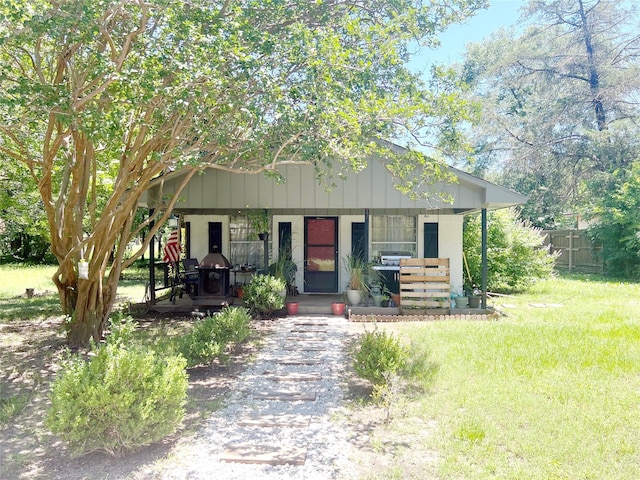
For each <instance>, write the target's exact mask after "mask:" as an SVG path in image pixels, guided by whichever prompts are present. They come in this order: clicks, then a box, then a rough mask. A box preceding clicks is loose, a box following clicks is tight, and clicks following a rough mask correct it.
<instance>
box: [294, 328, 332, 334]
mask: <svg viewBox="0 0 640 480" xmlns="http://www.w3.org/2000/svg"><path fill="white" fill-rule="evenodd" d="M289 331H290V332H291V333H327V329H326V328H324V329H322V328H300V327H297V328H292V329H291V330H289Z"/></svg>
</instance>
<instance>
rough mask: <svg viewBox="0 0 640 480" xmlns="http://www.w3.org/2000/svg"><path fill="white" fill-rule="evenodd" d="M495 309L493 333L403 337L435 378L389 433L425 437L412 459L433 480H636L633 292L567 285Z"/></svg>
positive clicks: (580, 282)
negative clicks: (426, 351) (499, 313)
mask: <svg viewBox="0 0 640 480" xmlns="http://www.w3.org/2000/svg"><path fill="white" fill-rule="evenodd" d="M496 303H497V304H498V305H501V306H502V308H503V309H504V311H505V312H507V316H506V317H503V318H501V319H500V320H499V321H492V322H469V321H444V322H436V323H424V324H419V325H416V324H411V325H401V326H398V328H399V331H400V332H401V334H402V336H403V338H404V339H406V340H407V341H413V342H421V343H423V344H426V345H428V347H429V348H430V350H431V352H432V360H433V362H434V363H435V364H436V365H437V368H438V373H437V375H436V378H435V381H434V383H433V386H432V388H431V391H429V392H428V393H427V394H424V395H421V396H419V397H418V398H408V397H407V398H404V400H403V401H402V402H401V403H402V406H401V408H399V409H398V411H399V412H400V413H399V414H398V415H396V421H395V426H393V425H392V426H391V428H392V429H394V428H395V429H396V430H398V429H402V430H406V429H409V430H414V429H419V428H424V426H425V425H429V426H430V427H429V428H430V431H431V434H430V435H428V436H427V437H425V436H424V435H423V436H422V437H420V438H423V440H422V445H419V446H416V445H412V446H411V447H410V448H409V449H410V450H412V451H413V452H414V454H415V455H417V456H420V455H421V453H420V450H422V451H423V453H422V454H423V455H424V452H426V451H430V452H435V456H436V458H437V459H436V460H435V461H433V462H432V463H431V464H430V465H426V466H425V468H427V469H429V470H431V472H430V473H431V474H432V475H434V476H437V477H439V478H446V479H455V478H459V479H495V478H504V479H516V478H517V479H552V478H554V479H555V478H566V479H577V478H581V479H604V478H606V479H629V478H640V430H639V429H638V425H640V407H639V405H640V285H638V284H634V283H618V282H612V281H604V280H601V279H598V278H591V277H575V276H574V277H566V278H560V279H555V280H550V281H547V282H544V283H542V284H540V285H538V286H536V288H535V289H534V290H533V291H532V292H530V293H528V294H526V295H518V296H516V297H501V298H499V299H498V300H497V301H496ZM408 433H410V434H412V435H413V436H414V437H415V438H418V437H416V432H415V431H413V432H408ZM416 450H417V451H416ZM405 453H406V452H405ZM399 458H402V455H400V456H399ZM398 469H400V470H402V467H401V466H400V465H398V464H396V465H393V466H392V467H390V469H389V472H391V473H393V474H394V475H396V474H397V473H398V471H399V470H398ZM389 472H388V473H387V475H389V474H390V473H389ZM425 474H426V472H425ZM379 478H387V477H379ZM402 478H408V476H404V477H402ZM416 478H418V477H416ZM425 478H428V477H425Z"/></svg>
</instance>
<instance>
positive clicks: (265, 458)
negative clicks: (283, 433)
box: [220, 443, 307, 465]
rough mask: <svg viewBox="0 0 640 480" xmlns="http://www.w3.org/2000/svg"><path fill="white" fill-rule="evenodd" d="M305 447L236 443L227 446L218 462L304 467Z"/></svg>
mask: <svg viewBox="0 0 640 480" xmlns="http://www.w3.org/2000/svg"><path fill="white" fill-rule="evenodd" d="M306 459H307V447H284V446H277V445H257V444H251V443H237V444H231V445H227V446H226V447H225V449H224V451H223V452H222V454H221V455H220V460H221V461H223V462H230V463H255V464H258V463H262V464H267V465H304V462H305V461H306Z"/></svg>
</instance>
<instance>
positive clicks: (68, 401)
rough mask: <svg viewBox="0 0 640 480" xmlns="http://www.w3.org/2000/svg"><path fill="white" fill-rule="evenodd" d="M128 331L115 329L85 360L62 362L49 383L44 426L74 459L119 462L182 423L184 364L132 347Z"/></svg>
mask: <svg viewBox="0 0 640 480" xmlns="http://www.w3.org/2000/svg"><path fill="white" fill-rule="evenodd" d="M131 330H132V328H131V322H125V323H124V324H123V325H122V328H119V327H118V326H115V327H114V328H113V329H112V335H111V336H110V337H109V340H108V341H107V343H106V344H101V345H99V346H96V347H94V349H93V351H92V352H91V356H90V358H89V359H88V360H85V359H84V358H82V357H81V356H80V355H74V356H72V357H70V358H69V359H67V361H66V362H65V365H64V366H63V370H62V372H61V373H60V374H59V375H58V377H57V378H56V380H55V381H54V383H53V386H52V389H51V392H50V398H51V408H50V409H49V410H48V413H47V417H46V425H47V427H48V428H50V429H51V431H52V432H54V433H57V434H59V435H60V436H61V437H62V438H63V439H64V440H65V441H67V442H68V443H69V445H70V446H71V449H72V453H73V454H74V455H82V454H85V453H89V452H92V451H104V452H107V453H109V454H111V455H114V456H120V455H122V454H123V453H125V452H127V451H133V450H136V449H137V448H139V447H141V446H144V445H148V444H151V443H154V442H157V441H159V440H161V439H162V438H164V437H166V436H167V435H169V434H171V433H173V432H174V431H175V430H176V429H177V428H178V426H179V424H180V422H181V421H182V419H183V418H184V414H185V409H184V406H185V402H186V395H187V375H186V372H185V363H186V362H185V360H184V359H183V358H182V357H180V356H168V357H166V358H163V357H161V356H159V355H157V354H156V353H155V352H154V351H152V350H149V349H145V348H143V347H141V346H138V345H135V344H133V342H131V335H130V333H131Z"/></svg>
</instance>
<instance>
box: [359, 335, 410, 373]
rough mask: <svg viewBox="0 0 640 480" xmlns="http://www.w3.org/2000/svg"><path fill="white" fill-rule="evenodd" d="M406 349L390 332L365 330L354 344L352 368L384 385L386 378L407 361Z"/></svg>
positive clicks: (400, 368)
mask: <svg viewBox="0 0 640 480" xmlns="http://www.w3.org/2000/svg"><path fill="white" fill-rule="evenodd" d="M407 357H408V351H407V349H406V347H404V346H403V345H402V344H401V343H400V341H399V340H398V339H397V338H396V337H395V336H394V335H393V334H391V333H387V332H384V331H379V330H374V331H372V332H365V333H364V334H363V335H362V336H361V337H360V339H359V340H358V343H357V345H356V352H355V355H354V369H355V371H356V373H357V374H358V375H359V376H360V377H362V378H364V379H366V380H369V381H370V382H371V383H373V384H374V385H385V384H386V383H387V379H389V378H390V377H391V376H392V375H394V374H396V373H398V372H399V371H401V370H402V369H403V368H404V367H405V365H406V363H407Z"/></svg>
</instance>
